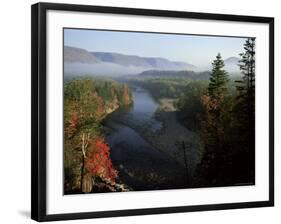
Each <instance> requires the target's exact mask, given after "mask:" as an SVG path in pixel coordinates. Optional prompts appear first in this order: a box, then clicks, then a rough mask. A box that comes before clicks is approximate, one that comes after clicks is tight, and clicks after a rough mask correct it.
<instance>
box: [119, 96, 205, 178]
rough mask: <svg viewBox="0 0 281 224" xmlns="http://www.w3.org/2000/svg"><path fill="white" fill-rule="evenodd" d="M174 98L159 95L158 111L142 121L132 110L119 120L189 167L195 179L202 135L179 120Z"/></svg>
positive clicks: (180, 163)
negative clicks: (156, 124)
mask: <svg viewBox="0 0 281 224" xmlns="http://www.w3.org/2000/svg"><path fill="white" fill-rule="evenodd" d="M175 101H176V100H175V99H170V98H162V99H159V100H158V105H157V109H156V111H155V112H154V113H153V116H152V117H151V118H150V119H148V120H146V122H145V123H143V122H139V121H138V120H136V119H135V118H134V117H133V116H130V114H127V115H126V116H125V117H124V119H122V118H120V117H119V119H118V122H119V123H122V124H123V125H126V126H128V127H130V128H132V129H133V130H135V131H136V132H137V133H139V134H140V135H141V136H142V137H143V138H144V139H145V140H146V141H147V142H148V143H149V144H150V145H151V146H152V147H154V148H155V149H157V150H158V151H160V152H162V153H165V154H167V155H168V156H169V157H171V158H173V159H174V160H175V161H176V162H177V163H178V164H179V165H180V166H181V167H183V168H184V169H186V170H187V172H188V176H189V177H190V179H192V177H193V176H194V172H195V169H196V166H197V164H198V163H199V162H200V160H201V152H200V138H199V136H198V134H196V133H195V132H193V131H190V130H188V129H187V128H186V127H184V126H183V125H181V124H180V123H179V121H178V119H177V111H176V108H175V106H174V103H175ZM156 122H157V123H160V124H161V125H158V126H157V127H158V128H155V127H154V126H155V123H156ZM183 145H184V148H185V151H184V149H183Z"/></svg>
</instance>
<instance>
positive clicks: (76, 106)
mask: <svg viewBox="0 0 281 224" xmlns="http://www.w3.org/2000/svg"><path fill="white" fill-rule="evenodd" d="M239 68H240V74H241V75H240V76H233V75H231V74H229V73H228V72H227V71H226V70H225V63H224V60H223V57H222V55H221V54H220V53H218V54H217V55H216V57H214V60H213V62H212V71H210V72H202V73H196V72H190V71H188V72H187V71H174V72H172V71H155V70H150V71H146V72H142V73H140V74H139V75H136V76H133V77H122V79H121V78H120V79H116V80H118V81H113V80H111V79H104V78H103V79H99V78H80V79H71V80H67V81H65V83H64V177H65V182H64V183H65V185H64V187H65V193H66V194H71V193H82V192H83V193H88V192H107V191H127V190H129V189H130V186H127V185H126V183H124V182H122V181H120V179H119V174H121V173H118V171H119V170H118V168H117V167H115V166H114V165H113V162H112V160H111V157H110V153H111V149H110V147H109V145H108V144H107V142H106V136H105V130H104V129H105V128H104V126H103V121H104V120H105V119H106V118H107V117H108V115H109V114H111V113H113V112H116V110H117V109H118V108H120V107H122V106H126V105H131V104H132V103H133V102H132V101H133V93H132V92H133V91H134V93H136V94H137V95H138V96H140V95H142V96H143V89H145V90H146V92H148V93H149V94H148V95H149V96H151V98H153V101H155V102H156V103H155V105H157V106H156V107H158V108H157V110H156V111H155V112H154V111H153V113H155V114H154V115H155V116H153V117H152V118H149V119H150V120H148V121H149V122H151V123H152V124H154V123H155V122H156V123H157V122H159V123H161V125H160V127H164V128H162V129H163V130H162V129H161V130H160V131H159V132H157V131H155V132H151V131H149V129H145V127H151V126H149V125H150V124H149V123H147V124H145V125H144V124H143V123H140V124H137V123H136V121H137V120H134V115H132V114H131V116H127V117H126V118H130V119H131V120H130V122H128V121H127V124H126V125H128V126H126V127H125V128H124V129H123V130H126V131H128V127H130V128H132V129H133V130H130V132H129V133H131V136H137V138H138V139H139V138H142V139H143V141H142V142H144V141H145V143H146V144H145V145H148V144H149V145H150V148H153V149H156V151H157V150H158V151H157V153H159V152H160V151H161V149H164V148H165V147H166V149H164V150H162V152H163V153H164V154H165V153H166V154H168V157H169V158H170V157H171V158H172V159H174V160H175V161H176V163H178V165H179V166H181V167H183V166H185V167H186V169H188V168H187V167H188V166H190V164H187V163H188V159H187V158H186V157H188V155H186V151H187V150H186V147H193V148H195V150H197V151H200V153H199V154H200V159H198V158H199V157H197V159H198V161H199V162H198V163H196V166H195V168H194V170H195V171H194V172H193V174H192V175H193V176H192V177H190V175H189V174H188V175H187V176H188V177H187V179H188V181H187V182H186V183H184V185H182V186H183V187H214V186H233V185H247V184H254V183H255V38H248V39H247V40H246V42H245V44H244V51H243V52H241V54H240V61H239ZM124 83H126V84H124ZM138 91H139V92H138ZM134 96H135V95H134ZM145 96H146V95H145ZM145 99H147V98H145ZM163 99H165V100H166V101H165V102H166V104H167V105H168V104H169V103H170V104H172V105H168V106H167V105H166V106H167V108H168V109H167V110H165V108H164V107H161V102H162V101H161V100H163ZM141 103H142V104H141ZM140 105H141V106H140V107H144V104H143V102H142V101H141V102H140ZM153 105H154V103H153ZM150 107H151V105H150ZM141 109H146V108H141ZM161 109H162V110H163V111H161ZM159 111H160V112H159ZM141 112H142V111H141ZM145 112H147V111H145ZM157 114H158V117H157ZM174 115H175V116H174ZM137 116H140V115H139V114H137ZM146 117H149V116H146ZM146 117H145V116H144V117H140V118H141V119H139V120H142V119H147V118H146ZM153 119H154V120H153ZM157 120H158V121H157ZM122 122H123V123H122V125H124V121H122ZM153 122H154V123H153ZM141 125H142V126H141ZM169 125H170V126H169ZM175 129H177V130H175ZM183 129H184V130H183ZM157 130H158V129H157ZM132 132H134V135H132ZM135 132H136V133H135ZM165 132H166V133H165ZM179 132H181V133H182V132H184V135H182V136H188V135H189V136H195V137H196V136H199V137H198V139H199V143H198V144H197V142H196V144H195V140H194V139H195V137H190V139H189V140H188V141H189V143H190V146H186V143H188V141H185V140H184V139H180V134H181V133H179ZM126 133H127V132H126ZM178 133H179V134H178ZM193 133H195V134H194V135H192V134H193ZM173 134H174V135H173ZM168 135H169V136H168ZM168 138H169V139H168ZM177 138H178V139H177ZM124 139H125V140H126V141H127V142H126V144H125V143H124V144H123V147H125V146H126V145H128V144H127V143H128V142H129V141H130V139H127V136H125V138H124ZM192 140H194V141H193V142H192ZM180 141H181V142H180ZM196 141H197V140H196ZM164 143H165V145H163V144H164ZM189 143H188V144H189ZM143 144H144V143H143ZM188 144H187V145H188ZM119 145H121V146H122V144H119ZM168 148H169V149H168ZM177 148H179V150H182V151H175V150H177ZM129 149H130V150H131V148H129ZM130 150H128V153H131V154H132V153H137V152H138V153H140V152H139V151H134V150H131V151H130ZM165 150H166V151H165ZM162 152H161V153H162ZM182 152H183V153H182ZM192 153H194V151H193V152H192ZM131 154H130V155H131ZM173 154H174V155H173ZM176 154H177V155H176ZM194 154H195V153H194ZM128 155H129V154H128ZM128 155H127V156H128ZM140 155H142V154H140ZM157 155H158V154H157ZM189 156H191V157H190V158H189V161H190V160H191V159H193V157H192V155H191V154H189ZM123 157H124V158H125V157H126V155H124V156H123ZM179 157H180V158H183V159H184V163H181V161H180V160H179V159H178V158H179ZM157 158H158V157H157ZM194 158H195V157H194ZM138 159H142V158H141V157H140V158H138ZM124 161H125V160H124ZM130 162H131V161H129V162H128V161H127V163H129V164H131V163H130ZM154 164H155V162H154ZM194 164H195V163H194ZM119 165H120V167H122V169H123V170H122V171H121V170H120V172H123V175H124V176H125V174H124V173H125V171H126V172H127V171H128V168H126V169H125V168H124V166H125V165H124V164H119ZM133 165H136V164H132V165H131V166H132V167H133ZM120 167H119V168H120ZM152 167H153V165H152ZM146 168H147V167H146ZM137 169H138V170H137V171H138V172H139V173H140V172H141V170H140V171H139V169H141V167H137ZM147 169H148V168H147ZM153 169H154V170H156V168H155V167H153ZM144 170H145V169H144ZM133 171H136V170H133ZM133 171H132V170H131V171H128V172H127V173H128V176H130V178H135V179H137V178H136V177H134V173H138V172H133ZM145 173H147V174H149V173H148V172H146V171H145ZM165 173H167V172H166V171H165ZM183 173H184V172H183ZM152 174H153V175H154V176H156V175H155V173H153V172H152V173H151V175H152ZM160 174H161V175H162V173H161V172H160V173H158V174H157V175H159V176H157V178H158V179H161V178H162V179H163V176H161V175H160ZM139 175H140V174H139ZM153 175H152V176H149V181H150V184H151V182H153V180H154V179H153V178H155V177H154V176H153ZM175 175H176V174H175ZM185 175H186V174H185ZM127 178H128V177H127ZM184 178H185V177H184ZM125 179H126V178H125ZM191 179H192V180H191ZM130 180H131V179H130ZM153 186H154V185H153ZM138 187H139V186H138ZM139 188H140V187H139ZM145 189H146V188H145Z"/></svg>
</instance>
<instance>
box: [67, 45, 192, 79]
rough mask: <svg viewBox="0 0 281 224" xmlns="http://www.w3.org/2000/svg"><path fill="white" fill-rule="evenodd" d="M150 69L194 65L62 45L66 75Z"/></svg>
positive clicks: (181, 67)
mask: <svg viewBox="0 0 281 224" xmlns="http://www.w3.org/2000/svg"><path fill="white" fill-rule="evenodd" d="M151 69H158V70H195V69H196V66H194V65H191V64H189V63H186V62H180V61H171V60H168V59H166V58H159V57H140V56H137V55H126V54H120V53H111V52H89V51H87V50H84V49H81V48H76V47H70V46H64V71H65V74H66V75H75V76H76V75H85V74H87V75H110V76H119V75H136V74H139V73H140V72H143V71H146V70H151Z"/></svg>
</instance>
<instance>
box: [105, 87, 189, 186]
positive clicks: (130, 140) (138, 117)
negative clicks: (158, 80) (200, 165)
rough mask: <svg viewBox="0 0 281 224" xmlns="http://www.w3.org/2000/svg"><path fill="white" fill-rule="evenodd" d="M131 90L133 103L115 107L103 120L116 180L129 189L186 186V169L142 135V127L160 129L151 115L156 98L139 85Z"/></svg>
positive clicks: (151, 129)
mask: <svg viewBox="0 0 281 224" xmlns="http://www.w3.org/2000/svg"><path fill="white" fill-rule="evenodd" d="M132 90H133V101H134V103H133V104H132V105H131V106H128V107H122V108H119V109H118V110H116V111H115V112H113V113H112V114H110V115H109V116H108V117H107V118H106V120H105V122H104V125H105V126H106V127H107V128H109V129H110V132H109V134H108V135H107V137H106V140H107V142H108V144H109V146H110V148H111V159H112V162H113V164H114V166H115V167H116V168H117V169H118V171H119V178H120V181H121V182H122V183H125V184H126V185H127V186H128V187H129V188H130V189H131V190H156V189H171V188H173V189H175V188H186V187H188V185H189V183H188V179H187V178H186V176H187V174H186V172H187V171H186V169H185V168H184V167H183V166H182V165H179V163H178V162H176V161H175V160H174V159H173V158H172V157H170V156H169V155H168V154H166V153H165V152H163V151H160V150H158V149H156V148H155V147H153V146H152V145H151V144H150V143H149V141H147V140H146V139H145V137H143V136H144V135H143V134H142V133H143V132H144V131H145V130H150V132H152V133H154V134H156V135H157V132H160V131H161V130H162V129H163V124H162V123H161V122H160V121H158V120H157V119H155V116H154V115H155V112H156V110H157V108H158V104H157V102H155V101H154V99H153V98H152V97H151V96H150V95H149V93H148V92H147V91H146V90H145V89H143V88H140V87H136V86H133V87H132Z"/></svg>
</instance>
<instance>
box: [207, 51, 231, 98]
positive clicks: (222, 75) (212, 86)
mask: <svg viewBox="0 0 281 224" xmlns="http://www.w3.org/2000/svg"><path fill="white" fill-rule="evenodd" d="M212 66H213V69H212V74H211V77H210V83H209V88H208V90H209V95H210V96H211V97H214V98H217V97H219V96H221V95H222V94H225V93H226V90H227V87H226V84H227V82H228V81H229V78H228V75H227V73H226V71H225V70H224V69H223V67H224V61H223V60H222V57H221V54H220V53H218V55H217V56H216V59H215V60H214V61H213V63H212Z"/></svg>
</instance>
